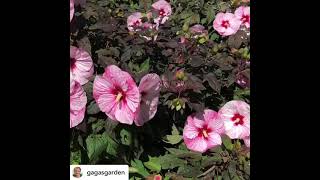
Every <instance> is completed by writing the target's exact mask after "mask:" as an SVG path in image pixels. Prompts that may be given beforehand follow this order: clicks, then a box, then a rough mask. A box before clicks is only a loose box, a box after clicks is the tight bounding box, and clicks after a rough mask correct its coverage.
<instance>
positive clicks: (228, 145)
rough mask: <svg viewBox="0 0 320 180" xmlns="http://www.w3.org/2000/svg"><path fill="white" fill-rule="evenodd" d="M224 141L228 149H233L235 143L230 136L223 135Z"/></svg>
mask: <svg viewBox="0 0 320 180" xmlns="http://www.w3.org/2000/svg"><path fill="white" fill-rule="evenodd" d="M222 143H223V145H224V146H225V147H226V148H227V149H228V150H230V151H232V149H233V144H232V142H231V139H230V138H229V137H228V136H226V135H224V136H222Z"/></svg>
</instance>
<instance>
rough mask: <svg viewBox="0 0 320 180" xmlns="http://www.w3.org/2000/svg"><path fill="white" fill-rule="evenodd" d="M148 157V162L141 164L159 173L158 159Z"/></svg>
mask: <svg viewBox="0 0 320 180" xmlns="http://www.w3.org/2000/svg"><path fill="white" fill-rule="evenodd" d="M148 157H149V161H148V162H144V163H143V164H144V165H145V166H146V167H147V168H148V169H150V170H151V171H155V172H157V173H159V172H160V171H161V165H160V159H159V158H158V157H151V156H148Z"/></svg>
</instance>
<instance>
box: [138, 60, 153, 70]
mask: <svg viewBox="0 0 320 180" xmlns="http://www.w3.org/2000/svg"><path fill="white" fill-rule="evenodd" d="M149 68H150V59H149V58H148V59H147V60H145V61H144V62H143V63H142V64H141V65H140V69H139V72H148V71H149Z"/></svg>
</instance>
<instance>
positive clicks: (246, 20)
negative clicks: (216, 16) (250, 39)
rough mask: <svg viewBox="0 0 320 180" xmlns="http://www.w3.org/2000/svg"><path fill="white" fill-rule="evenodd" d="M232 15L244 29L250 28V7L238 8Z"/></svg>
mask: <svg viewBox="0 0 320 180" xmlns="http://www.w3.org/2000/svg"><path fill="white" fill-rule="evenodd" d="M234 15H235V16H236V17H237V18H238V19H239V20H240V21H241V23H242V24H243V25H245V26H246V28H250V7H249V6H247V7H245V6H240V7H238V8H237V9H236V11H235V12H234Z"/></svg>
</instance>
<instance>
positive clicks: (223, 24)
mask: <svg viewBox="0 0 320 180" xmlns="http://www.w3.org/2000/svg"><path fill="white" fill-rule="evenodd" d="M221 26H222V27H224V28H226V29H227V28H228V27H229V26H230V23H229V21H228V20H227V21H225V20H223V21H222V23H221Z"/></svg>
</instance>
